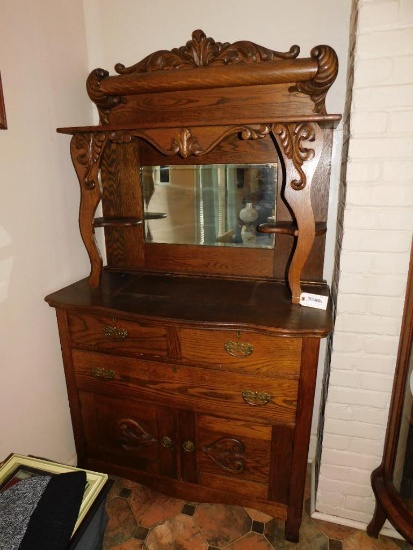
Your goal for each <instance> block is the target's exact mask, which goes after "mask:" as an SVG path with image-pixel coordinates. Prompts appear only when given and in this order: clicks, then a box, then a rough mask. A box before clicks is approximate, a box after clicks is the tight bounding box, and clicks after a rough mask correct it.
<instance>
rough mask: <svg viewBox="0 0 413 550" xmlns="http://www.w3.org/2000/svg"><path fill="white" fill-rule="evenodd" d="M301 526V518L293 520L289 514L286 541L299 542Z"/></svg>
mask: <svg viewBox="0 0 413 550" xmlns="http://www.w3.org/2000/svg"><path fill="white" fill-rule="evenodd" d="M300 525H301V517H298V518H296V517H293V518H291V514H289V516H288V517H287V520H286V522H285V540H288V541H290V542H298V540H299V537H300Z"/></svg>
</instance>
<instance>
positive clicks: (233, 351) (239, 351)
mask: <svg viewBox="0 0 413 550" xmlns="http://www.w3.org/2000/svg"><path fill="white" fill-rule="evenodd" d="M224 349H225V351H226V352H227V353H228V355H232V357H240V358H242V357H248V356H249V355H251V353H252V352H253V351H254V347H253V346H252V344H249V343H248V342H232V341H230V342H225V343H224Z"/></svg>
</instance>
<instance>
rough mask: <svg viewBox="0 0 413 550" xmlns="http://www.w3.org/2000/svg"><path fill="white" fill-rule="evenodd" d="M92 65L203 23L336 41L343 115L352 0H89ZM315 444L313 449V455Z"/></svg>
mask: <svg viewBox="0 0 413 550" xmlns="http://www.w3.org/2000/svg"><path fill="white" fill-rule="evenodd" d="M84 5H85V14H86V28H87V36H88V50H89V61H90V70H92V69H95V68H97V67H102V68H104V69H106V70H108V71H109V72H110V74H115V71H114V65H115V64H116V63H118V62H121V63H123V64H124V65H125V66H129V65H133V64H134V63H136V62H137V61H140V60H141V59H143V58H144V57H145V56H146V55H148V54H149V53H152V52H153V51H156V50H159V49H166V50H169V49H171V48H175V47H179V46H183V45H185V43H186V42H187V41H188V40H190V39H191V34H192V32H193V31H194V30H195V29H202V30H203V31H204V32H205V33H206V35H207V36H210V37H212V38H213V39H214V40H215V41H216V42H235V41H237V40H250V41H252V42H256V43H257V44H259V45H262V46H265V47H267V48H270V49H274V50H277V51H287V50H288V49H289V48H290V46H292V45H293V44H298V45H299V46H300V48H301V56H303V57H309V56H310V51H311V49H312V48H313V47H314V46H317V45H319V44H328V45H329V46H332V47H333V48H334V49H335V50H336V52H337V55H338V58H339V63H340V70H339V75H338V78H337V80H336V82H335V83H334V85H333V87H332V88H331V90H330V91H329V94H328V96H327V110H328V112H329V113H342V112H343V109H344V102H345V95H346V67H347V53H348V35H349V21H350V8H351V0H340V1H337V0H336V1H334V2H331V0H312V1H311V2H309V1H308V0H294V1H292V2H274V0H260V2H255V3H254V2H250V1H246V0H230V1H227V2H222V1H220V0H219V1H218V0H209V1H208V2H204V3H200V2H199V3H194V2H193V3H191V4H189V3H188V2H187V1H186V0H176V1H174V2H170V1H168V0H141V1H140V2H136V1H135V0H118V1H117V2H115V3H114V2H107V1H105V0H84ZM341 140H342V131H341V126H339V127H338V129H337V130H336V132H335V142H334V148H333V162H332V179H331V186H330V205H329V232H328V235H327V242H326V262H325V270H324V277H325V278H326V280H327V281H328V282H330V281H331V274H332V270H333V263H334V262H333V256H334V245H335V220H336V214H337V210H336V208H337V190H338V181H339V168H340V160H341ZM324 359H325V341H323V342H322V347H321V352H320V361H319V371H318V375H319V376H318V382H317V388H316V399H315V406H314V415H313V428H312V433H313V437H312V442H313V443H315V434H316V431H317V423H318V408H319V402H320V392H321V379H322V374H323V369H324ZM314 448H315V445H314V446H313V445H312V448H311V449H310V458H311V457H312V455H313V452H314Z"/></svg>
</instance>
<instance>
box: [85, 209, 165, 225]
mask: <svg viewBox="0 0 413 550" xmlns="http://www.w3.org/2000/svg"><path fill="white" fill-rule="evenodd" d="M163 218H166V214H164V213H162V212H147V213H146V214H145V216H144V219H145V220H160V219H163ZM142 223H143V220H142V219H141V218H136V217H130V218H127V217H119V218H109V217H103V218H95V219H94V220H93V227H134V226H135V225H142Z"/></svg>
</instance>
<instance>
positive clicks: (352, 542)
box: [343, 531, 399, 550]
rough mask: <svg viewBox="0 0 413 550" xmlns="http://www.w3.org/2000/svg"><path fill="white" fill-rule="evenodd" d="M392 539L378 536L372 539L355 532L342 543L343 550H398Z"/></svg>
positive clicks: (362, 532)
mask: <svg viewBox="0 0 413 550" xmlns="http://www.w3.org/2000/svg"><path fill="white" fill-rule="evenodd" d="M398 548H399V547H398V546H397V544H395V543H394V542H393V541H392V539H390V538H387V537H382V536H380V537H379V538H378V539H373V538H371V537H369V536H368V535H367V533H365V532H364V531H357V533H355V534H354V535H352V536H351V537H350V538H348V539H347V540H345V541H344V542H343V550H398Z"/></svg>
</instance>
